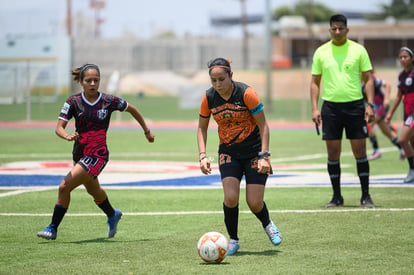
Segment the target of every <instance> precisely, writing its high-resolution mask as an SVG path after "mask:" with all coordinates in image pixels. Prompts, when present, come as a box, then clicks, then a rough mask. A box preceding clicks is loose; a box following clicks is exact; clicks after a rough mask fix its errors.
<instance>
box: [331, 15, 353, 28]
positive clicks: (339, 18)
mask: <svg viewBox="0 0 414 275" xmlns="http://www.w3.org/2000/svg"><path fill="white" fill-rule="evenodd" d="M333 22H341V23H344V25H345V26H347V25H348V24H347V19H346V17H345V15H343V14H335V15H332V16H331V19H329V25H330V26H332V23H333Z"/></svg>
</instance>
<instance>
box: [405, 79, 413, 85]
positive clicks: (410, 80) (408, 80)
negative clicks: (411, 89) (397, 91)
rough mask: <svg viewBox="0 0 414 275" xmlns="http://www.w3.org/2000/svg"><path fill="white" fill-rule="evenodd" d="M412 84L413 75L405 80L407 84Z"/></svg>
mask: <svg viewBox="0 0 414 275" xmlns="http://www.w3.org/2000/svg"><path fill="white" fill-rule="evenodd" d="M412 84H413V79H412V78H411V77H407V79H406V80H405V85H406V86H411V85H412Z"/></svg>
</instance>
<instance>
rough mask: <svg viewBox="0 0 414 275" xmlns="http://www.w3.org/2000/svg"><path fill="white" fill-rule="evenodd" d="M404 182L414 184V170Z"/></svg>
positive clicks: (409, 172)
mask: <svg viewBox="0 0 414 275" xmlns="http://www.w3.org/2000/svg"><path fill="white" fill-rule="evenodd" d="M404 182H406V183H408V182H414V169H410V171H408V174H407V177H406V178H405V180H404Z"/></svg>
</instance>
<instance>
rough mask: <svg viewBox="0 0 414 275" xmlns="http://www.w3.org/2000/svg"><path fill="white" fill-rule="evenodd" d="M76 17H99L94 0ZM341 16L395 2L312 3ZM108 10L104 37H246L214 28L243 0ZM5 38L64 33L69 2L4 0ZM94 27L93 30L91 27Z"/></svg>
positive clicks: (251, 3)
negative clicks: (218, 19) (92, 6)
mask: <svg viewBox="0 0 414 275" xmlns="http://www.w3.org/2000/svg"><path fill="white" fill-rule="evenodd" d="M71 1H72V15H73V17H78V16H80V13H82V14H83V15H84V16H88V17H91V18H95V16H96V13H95V11H93V10H91V9H90V7H89V3H90V0H71ZM269 1H270V6H271V8H272V9H275V8H278V7H280V6H292V5H293V4H291V3H296V2H297V1H295V0H293V1H292V0H290V1H287V0H285V1H282V0H269ZM313 1H314V2H318V3H322V4H324V5H326V6H328V7H330V8H332V9H334V10H338V11H355V12H378V11H380V7H381V4H387V5H388V4H390V3H391V0H364V1H363V4H362V5H361V0H313ZM105 2H106V5H105V8H104V9H102V10H101V11H99V13H98V15H99V18H101V19H103V20H104V21H103V23H102V25H101V37H103V38H108V39H110V38H118V37H121V36H125V35H126V34H133V35H134V36H136V37H138V38H143V39H145V38H149V37H151V36H153V35H154V34H156V33H159V32H162V31H166V30H173V31H174V32H175V33H176V35H177V36H179V37H180V36H185V35H193V36H209V35H220V36H228V37H237V36H241V35H242V33H241V29H240V28H239V27H226V28H223V27H221V28H217V27H212V26H211V25H210V19H211V18H212V17H220V16H229V17H232V16H239V15H240V14H241V5H240V0H150V1H144V0H105ZM265 6H266V0H246V8H247V14H248V15H263V14H264V12H265ZM0 7H1V9H0V26H1V28H0V39H2V38H6V37H10V36H19V35H20V36H22V35H29V36H30V35H32V36H36V35H56V34H64V33H65V32H66V29H65V27H64V23H63V22H64V19H65V17H66V0H15V1H10V0H0ZM89 27H91V26H89ZM252 28H253V30H254V29H257V30H258V31H260V30H262V29H263V31H264V28H263V25H260V24H256V25H255V26H254V25H251V26H249V31H252Z"/></svg>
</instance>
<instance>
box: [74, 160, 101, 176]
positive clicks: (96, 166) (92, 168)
mask: <svg viewBox="0 0 414 275" xmlns="http://www.w3.org/2000/svg"><path fill="white" fill-rule="evenodd" d="M78 163H79V165H80V166H82V167H83V169H85V170H86V172H88V174H89V176H91V177H92V178H94V179H95V178H97V177H98V176H99V174H100V173H101V171H102V170H103V169H104V168H105V165H106V160H105V159H101V158H96V157H91V156H84V157H82V158H81V159H80V160H79V161H78Z"/></svg>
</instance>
